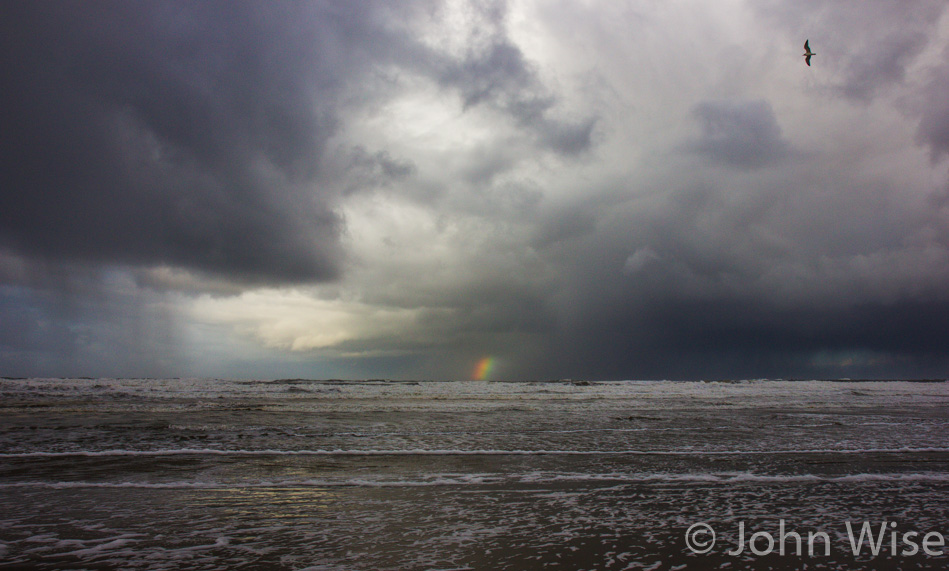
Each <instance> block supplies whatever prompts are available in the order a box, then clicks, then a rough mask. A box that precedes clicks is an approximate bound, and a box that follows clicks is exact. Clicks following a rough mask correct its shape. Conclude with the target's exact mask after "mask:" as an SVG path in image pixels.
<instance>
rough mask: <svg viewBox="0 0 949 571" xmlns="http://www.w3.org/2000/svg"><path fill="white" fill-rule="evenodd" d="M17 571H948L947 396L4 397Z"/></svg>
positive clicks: (924, 391) (6, 476) (233, 387)
mask: <svg viewBox="0 0 949 571" xmlns="http://www.w3.org/2000/svg"><path fill="white" fill-rule="evenodd" d="M0 399H2V400H0V409H2V411H0V412H2V414H0V569H95V570H104V569H149V570H151V569H208V570H211V569H214V570H217V569H247V570H258V569H259V570H308V571H316V570H333V571H342V570H373V571H380V570H443V571H447V570H481V569H485V570H501V569H516V570H533V569H564V570H620V569H638V570H672V571H678V570H684V569H709V568H724V569H840V570H852V569H945V568H946V567H947V565H949V555H946V550H949V547H947V546H946V545H945V544H946V541H947V537H949V439H947V437H949V384H947V383H945V382H905V381H899V382H897V381H887V382H868V381H865V382H858V381H776V380H753V381H714V382H673V381H617V382H589V383H588V382H581V381H555V382H498V381H494V382H491V381H468V382H440V381H418V382H408V381H384V380H376V381H318V380H304V379H288V380H275V381H263V380H261V381H255V380H249V381H245V380H221V379H2V380H0Z"/></svg>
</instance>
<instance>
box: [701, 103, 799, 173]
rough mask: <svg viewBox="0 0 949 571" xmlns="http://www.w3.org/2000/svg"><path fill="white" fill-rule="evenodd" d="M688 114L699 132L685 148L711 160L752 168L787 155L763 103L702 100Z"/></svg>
mask: <svg viewBox="0 0 949 571" xmlns="http://www.w3.org/2000/svg"><path fill="white" fill-rule="evenodd" d="M692 112H693V115H694V116H695V118H696V120H697V121H698V123H699V125H700V127H701V129H702V133H701V136H700V137H699V139H698V140H696V141H694V142H692V143H691V144H690V145H689V146H688V148H690V149H691V150H693V151H695V152H697V153H700V154H702V155H705V156H706V157H708V158H709V159H711V160H712V161H715V162H721V163H724V164H726V165H729V166H732V167H736V168H740V169H755V168H761V167H764V166H766V165H768V164H770V163H775V162H778V161H780V160H782V159H784V158H785V157H786V156H787V155H788V153H789V145H788V143H787V142H786V141H785V140H784V139H783V138H782V137H781V127H779V126H778V121H777V119H776V118H775V116H774V111H773V110H772V109H771V105H770V104H769V103H768V102H767V101H703V102H701V103H699V104H697V105H696V106H695V107H694V108H693V110H692Z"/></svg>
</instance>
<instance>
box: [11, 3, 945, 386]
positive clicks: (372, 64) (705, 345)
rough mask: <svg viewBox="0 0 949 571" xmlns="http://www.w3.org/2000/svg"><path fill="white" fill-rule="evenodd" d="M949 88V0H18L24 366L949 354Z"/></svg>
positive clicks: (241, 373) (15, 307) (653, 365)
mask: <svg viewBox="0 0 949 571" xmlns="http://www.w3.org/2000/svg"><path fill="white" fill-rule="evenodd" d="M805 39H809V41H810V48H811V50H812V51H814V52H815V53H816V55H815V56H813V58H812V60H811V66H810V67H808V66H807V65H805V62H804V59H803V57H802V54H803V44H804V40H805ZM947 93H949V4H947V3H946V2H945V0H859V1H858V0H839V1H818V0H715V1H711V0H705V1H700V0H664V1H661V2H659V1H655V0H625V1H623V0H509V1H504V0H498V1H493V2H492V1H483V0H477V1H471V2H468V1H455V0H446V1H440V0H417V1H416V0H405V1H399V2H390V1H373V0H366V1H360V2H344V1H337V2H331V1H325V2H324V1H315V2H297V1H294V2H283V1H279V0H274V1H267V2H259V1H252V2H242V1H231V0H228V1H216V0H210V1H201V2H197V1H194V2H192V1H184V0H182V1H177V2H160V1H153V0H144V1H141V2H127V1H122V2H112V1H109V0H102V1H99V2H78V1H70V0H57V1H45V0H37V1H31V2H16V1H13V0H2V1H0V109H2V110H3V111H2V114H0V124H2V127H0V375H6V376H92V377H100V376H126V377H128V376H130V377H143V376H144V377H164V376H183V377H232V378H284V377H307V378H352V379H365V378H390V379H446V380H447V379H458V380H463V379H485V380H526V379H557V378H574V379H577V378H583V379H590V380H600V379H614V380H618V379H721V378H741V379H746V378H933V377H935V378H945V377H946V376H947V371H949V97H946V94H947Z"/></svg>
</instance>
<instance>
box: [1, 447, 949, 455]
mask: <svg viewBox="0 0 949 571" xmlns="http://www.w3.org/2000/svg"><path fill="white" fill-rule="evenodd" d="M938 453H949V448H938V447H924V448H913V447H898V448H806V449H799V450H794V449H790V450H742V449H734V450H501V449H474V450H466V449H421V448H416V449H406V450H400V449H393V450H376V449H366V450H361V449H335V450H272V449H265V450H240V449H239V450H223V449H214V448H178V449H170V450H76V451H63V452H46V451H34V452H7V453H0V458H68V457H73V456H77V457H110V456H202V455H205V456H749V455H792V454H826V455H834V454H844V455H853V454H938Z"/></svg>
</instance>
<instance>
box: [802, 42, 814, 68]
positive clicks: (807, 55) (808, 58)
mask: <svg viewBox="0 0 949 571" xmlns="http://www.w3.org/2000/svg"><path fill="white" fill-rule="evenodd" d="M807 42H808V40H804V63H806V64H807V65H808V66H810V65H811V56H816V55H817V54H815V53H814V52H812V51H811V46H809V45H807Z"/></svg>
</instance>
